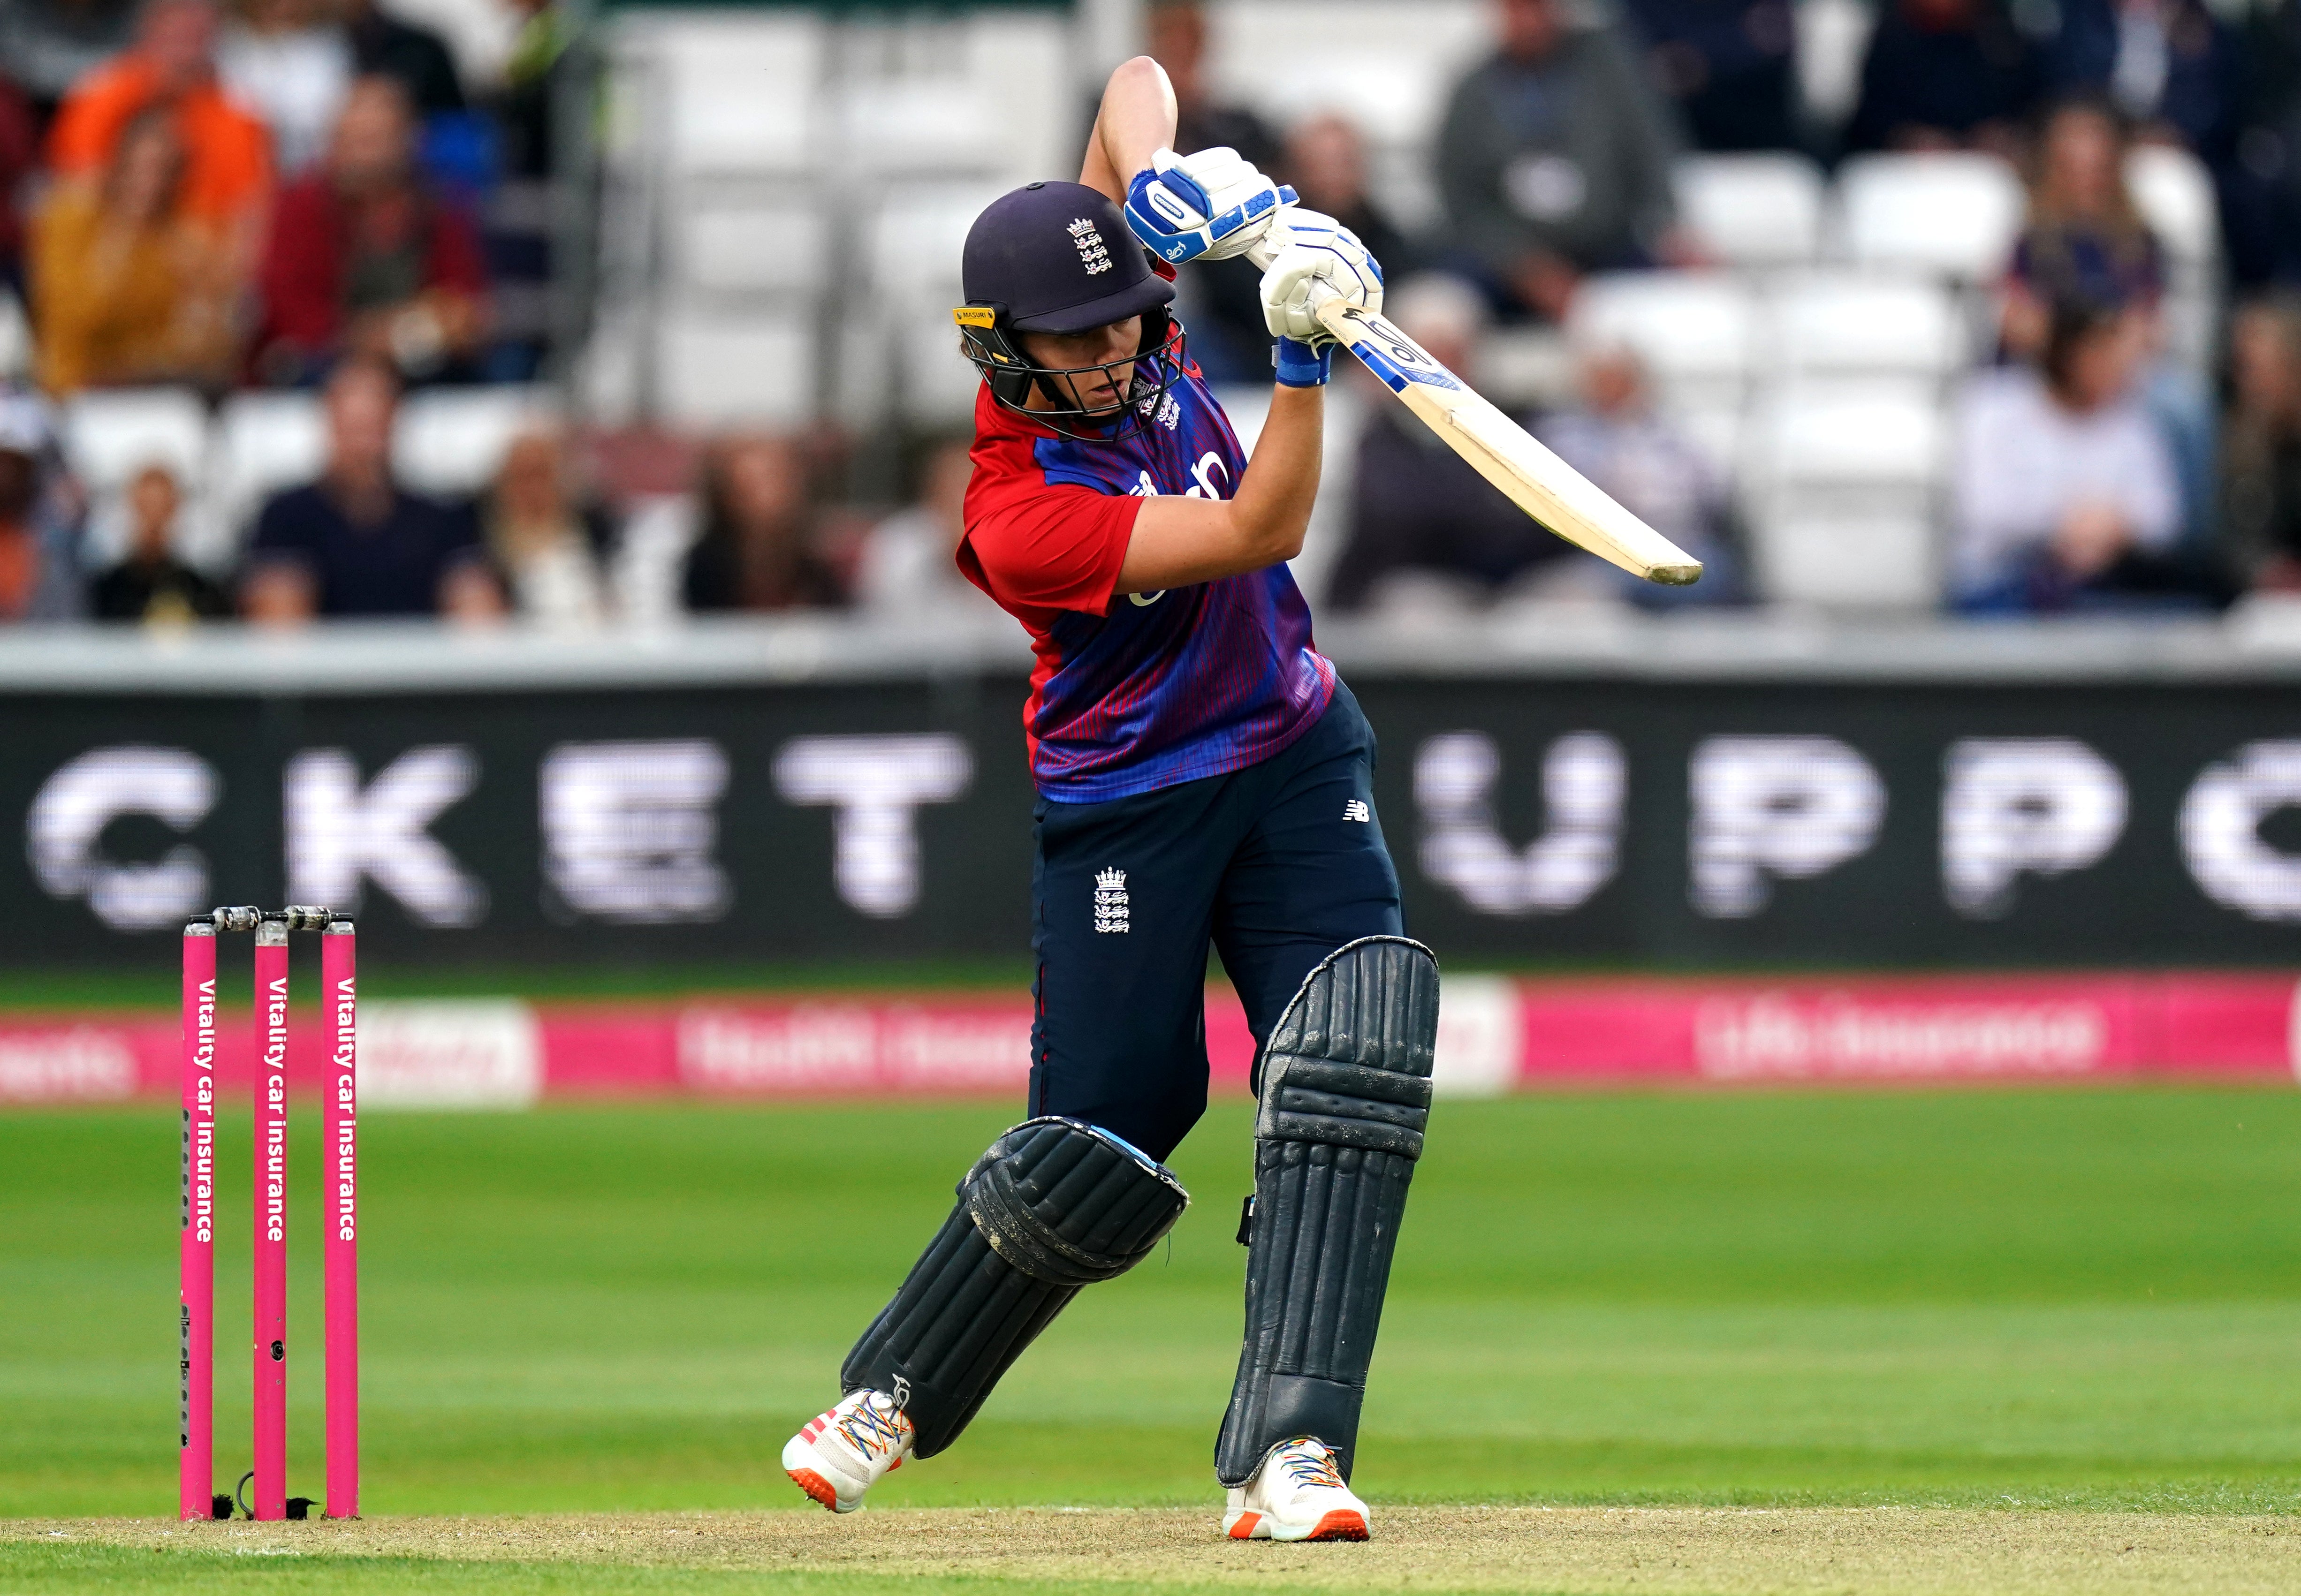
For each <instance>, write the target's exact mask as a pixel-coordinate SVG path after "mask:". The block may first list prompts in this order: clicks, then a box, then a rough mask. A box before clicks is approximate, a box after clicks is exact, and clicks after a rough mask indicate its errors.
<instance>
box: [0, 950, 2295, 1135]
mask: <svg viewBox="0 0 2301 1596" xmlns="http://www.w3.org/2000/svg"><path fill="white" fill-rule="evenodd" d="M1452 992H1453V998H1452V1002H1451V1005H1450V1007H1449V1011H1448V1012H1449V1015H1450V1019H1451V1020H1452V1022H1453V1024H1452V1029H1450V1030H1449V1031H1448V1032H1444V1033H1442V1035H1441V1038H1440V1047H1439V1055H1440V1059H1439V1070H1440V1076H1441V1084H1442V1086H1446V1085H1449V1084H1450V1083H1451V1085H1452V1088H1453V1089H1454V1090H1466V1091H1476V1090H1507V1089H1509V1088H1510V1086H1511V1085H1512V1084H1515V1085H1516V1086H1517V1087H1519V1089H1522V1090H1541V1089H1544V1088H1556V1087H1572V1086H1577V1085H1600V1084H1604V1083H1608V1082H1637V1081H1647V1082H1684V1083H1688V1084H1696V1083H1710V1084H1717V1085H1737V1084H1794V1083H1798V1082H1813V1083H1831V1082H1839V1083H1859V1082H1925V1081H1939V1082H1977V1081H1996V1080H2004V1081H2054V1080H2097V1079H2104V1078H2116V1077H2121V1076H2133V1075H2161V1076H2162V1075H2194V1074H2227V1075H2254V1076H2282V1077H2285V1078H2288V1079H2289V1078H2291V1077H2292V1076H2293V1074H2294V1072H2295V1067H2296V1058H2295V993H2296V987H2295V982H2294V981H2293V979H2292V978H2290V977H2287V976H2280V975H2273V974H2253V973H2235V974H2226V973H2122V972H2112V973H2098V974H2085V975H2054V976H2015V975H2009V976H1912V977H1865V978H1858V979H1834V978H1828V977H1811V978H1798V979H1795V980H1770V979H1764V978H1757V977H1733V978H1717V979H1704V978H1668V979H1665V978H1621V979H1587V978H1573V979H1557V980H1548V979H1525V980H1518V981H1504V980H1499V979H1495V978H1491V977H1485V978H1481V977H1463V978H1458V979H1457V980H1456V982H1455V983H1454V986H1453V988H1452ZM360 1029H361V1040H360V1082H361V1091H362V1094H363V1097H367V1096H369V1095H370V1094H371V1088H372V1089H373V1096H374V1098H375V1106H379V1107H403V1106H404V1107H424V1106H435V1107H518V1106H522V1105H523V1104H526V1103H530V1102H533V1101H535V1100H538V1099H556V1100H566V1099H599V1098H615V1097H677V1096H697V1097H707V1098H729V1099H825V1098H855V1097H951V1096H962V1097H964V1096H972V1097H986V1098H1001V1099H1008V1100H1014V1099H1019V1098H1020V1097H1021V1096H1022V1094H1023V1092H1024V1090H1025V1086H1026V1083H1027V1080H1028V1076H1029V1069H1030V1029H1031V1009H1030V1005H1029V1003H1028V1002H1027V1001H1026V1000H1017V999H1009V998H1004V997H975V996H971V995H951V994H920V995H918V996H917V997H915V998H899V999H898V998H883V997H873V996H858V997H844V996H838V997H832V996H815V997H791V998H784V997H775V998H757V999H709V1000H690V1001H686V1002H671V1003H662V1002H631V1003H581V1004H576V1003H569V1004H541V1005H527V1004H522V1003H517V1002H513V1001H507V1000H485V1001H479V1002H473V1001H461V1000H459V1001H454V1002H450V1001H441V1002H437V1003H431V1002H423V1001H418V1000H406V1001H402V1002H398V1003H392V1002H388V1001H387V1002H372V1003H364V1004H363V1005H362V1013H361V1015H360ZM218 1043H219V1046H218V1059H217V1081H218V1084H219V1087H220V1089H221V1090H223V1091H224V1092H225V1093H227V1094H229V1095H230V1096H231V1097H233V1098H236V1099H238V1100H239V1101H241V1102H243V1103H244V1102H245V1101H246V1100H247V1091H248V1089H249V1086H250V1084H251V1079H252V1073H253V1072H252V1067H251V1066H252V1064H253V1062H254V1060H253V1049H252V1047H251V1043H250V1028H249V1027H248V1026H247V1025H246V1024H232V1023H230V1022H227V1023H226V1024H223V1025H222V1026H221V1027H220V1028H219V1036H218ZM1207 1048H1208V1052H1209V1056H1210V1057H1211V1058H1212V1060H1213V1064H1214V1088H1215V1090H1217V1092H1228V1093H1238V1092H1243V1091H1244V1090H1245V1089H1246V1081H1247V1073H1248V1069H1249V1066H1250V1065H1251V1062H1252V1058H1253V1051H1254V1043H1253V1038H1252V1037H1251V1035H1250V1034H1249V1033H1248V1032H1247V1028H1246V1020H1245V1016H1244V1015H1243V1013H1242V1012H1241V1011H1240V1009H1239V1007H1238V1004H1237V1001H1236V1000H1235V999H1234V998H1232V997H1231V996H1230V994H1229V993H1228V992H1227V991H1226V990H1221V989H1217V990H1213V991H1210V992H1209V1001H1208V1009H1207ZM178 1049H179V1040H178V1024H177V1019H176V1016H175V1015H140V1014H138V1015H116V1014H89V1015H21V1016H9V1017H5V1018H0V1107H7V1106H9V1105H12V1104H29V1103H47V1104H69V1103H103V1102H118V1101H127V1100H131V1099H158V1098H171V1097H173V1096H174V1095H176V1093H177V1091H178V1090H179V1080H178V1075H179V1070H178V1061H179V1051H178ZM321 1062H322V1038H321V1036H320V1034H319V1030H318V1027H317V1025H316V1024H312V1023H309V1022H298V1023H297V1024H294V1025H293V1027H292V1030H291V1045H290V1049H289V1075H290V1080H291V1083H292V1090H293V1091H294V1092H295V1093H296V1094H297V1096H298V1097H299V1098H302V1099H303V1100H313V1099H309V1098H305V1097H304V1096H303V1094H305V1093H309V1092H312V1091H314V1090H317V1088H318V1085H319V1077H320V1066H321Z"/></svg>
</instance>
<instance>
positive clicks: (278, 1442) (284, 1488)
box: [253, 919, 288, 1518]
mask: <svg viewBox="0 0 2301 1596" xmlns="http://www.w3.org/2000/svg"><path fill="white" fill-rule="evenodd" d="M255 1043H256V1057H255V1203H254V1205H253V1206H254V1207H255V1503H254V1507H255V1517H258V1518H285V1517H288V923H287V922H286V921H284V920H277V919H266V920H264V922H263V923H260V924H259V925H257V926H256V928H255Z"/></svg>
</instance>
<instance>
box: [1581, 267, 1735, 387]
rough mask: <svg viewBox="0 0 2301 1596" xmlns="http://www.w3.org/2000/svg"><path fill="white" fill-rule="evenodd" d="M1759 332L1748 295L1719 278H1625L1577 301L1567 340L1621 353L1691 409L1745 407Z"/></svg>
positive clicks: (1594, 283) (1610, 279)
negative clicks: (1631, 357)
mask: <svg viewBox="0 0 2301 1596" xmlns="http://www.w3.org/2000/svg"><path fill="white" fill-rule="evenodd" d="M1756 330H1757V299H1756V296H1755V295H1754V294H1753V292H1752V290H1751V289H1750V288H1749V287H1748V286H1747V285H1746V284H1745V283H1743V282H1741V281H1739V280H1736V279H1735V278H1733V277H1730V276H1727V275H1725V274H1723V273H1719V272H1619V273H1616V274H1614V275H1611V276H1606V277H1597V278H1593V279H1591V280H1590V281H1589V282H1588V283H1586V285H1585V286H1584V287H1583V289H1582V291H1581V293H1579V294H1578V295H1577V296H1576V297H1575V300H1574V309H1573V311H1572V313H1570V314H1569V317H1568V318H1567V336H1568V338H1569V340H1570V341H1571V342H1572V343H1573V344H1574V345H1575V346H1576V347H1597V346H1602V345H1621V346H1624V347H1627V348H1629V349H1631V350H1633V351H1634V352H1636V355H1637V356H1638V358H1639V359H1640V360H1641V361H1643V362H1644V363H1645V366H1646V369H1647V370H1648V371H1649V372H1652V373H1653V378H1654V380H1655V382H1656V384H1657V385H1658V386H1659V387H1660V389H1661V391H1662V394H1663V396H1664V397H1666V398H1668V399H1669V400H1670V401H1671V402H1672V403H1673V404H1675V405H1679V406H1681V407H1685V408H1692V409H1704V410H1717V409H1726V408H1731V407H1733V406H1736V405H1740V404H1741V402H1742V399H1743V396H1744V392H1745V388H1746V385H1747V382H1748V379H1749V374H1750V368H1751V361H1752V355H1753V348H1754V339H1755V335H1756Z"/></svg>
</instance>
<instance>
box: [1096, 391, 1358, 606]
mask: <svg viewBox="0 0 2301 1596" xmlns="http://www.w3.org/2000/svg"><path fill="white" fill-rule="evenodd" d="M1323 392H1324V390H1323V389H1316V388H1301V389H1295V388H1282V389H1278V391H1277V392H1276V395H1274V396H1273V397H1272V399H1271V403H1270V415H1269V418H1268V420H1266V421H1265V422H1263V426H1262V436H1261V437H1260V438H1259V439H1257V440H1256V443H1255V446H1254V458H1253V460H1252V461H1251V463H1250V464H1248V466H1247V468H1246V474H1245V475H1244V476H1243V478H1241V479H1240V481H1239V485H1238V492H1237V494H1236V495H1235V496H1234V497H1231V498H1228V499H1207V498H1190V497H1183V496H1180V495H1176V496H1173V497H1155V498H1146V499H1144V500H1143V501H1142V508H1141V509H1140V510H1138V511H1137V512H1135V517H1134V534H1133V536H1132V537H1131V538H1130V539H1128V541H1127V545H1126V558H1125V562H1124V563H1123V564H1121V565H1120V566H1119V570H1118V581H1117V587H1116V588H1115V589H1114V591H1116V592H1119V593H1155V592H1159V591H1160V590H1162V589H1167V588H1184V587H1189V586H1191V585H1192V584H1193V583H1196V582H1206V581H1216V580H1217V579H1218V578H1221V577H1226V576H1240V575H1243V574H1244V573H1245V572H1250V571H1260V570H1262V569H1263V568H1264V567H1265V566H1268V565H1275V564H1278V563H1279V562H1280V561H1282V560H1291V559H1293V557H1294V556H1296V555H1298V554H1301V552H1302V535H1303V533H1304V532H1306V531H1309V525H1310V506H1311V505H1312V504H1313V503H1314V502H1316V500H1317V498H1318V466H1319V457H1320V454H1321V451H1322V449H1323V447H1324V435H1325V429H1326V406H1325V404H1324V401H1323V398H1322V395H1323Z"/></svg>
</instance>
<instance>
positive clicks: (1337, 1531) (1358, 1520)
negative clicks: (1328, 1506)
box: [1306, 1508, 1367, 1541]
mask: <svg viewBox="0 0 2301 1596" xmlns="http://www.w3.org/2000/svg"><path fill="white" fill-rule="evenodd" d="M1306 1538H1307V1539H1309V1540H1312V1541H1363V1540H1365V1539H1366V1538H1367V1523H1366V1520H1365V1519H1364V1518H1362V1517H1360V1516H1359V1515H1358V1514H1356V1513H1353V1512H1351V1510H1350V1509H1349V1508H1335V1510H1334V1511H1333V1512H1331V1513H1329V1514H1327V1515H1326V1517H1324V1518H1321V1519H1320V1520H1318V1528H1317V1529H1314V1530H1312V1531H1311V1532H1310V1533H1309V1536H1308V1537H1306Z"/></svg>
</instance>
